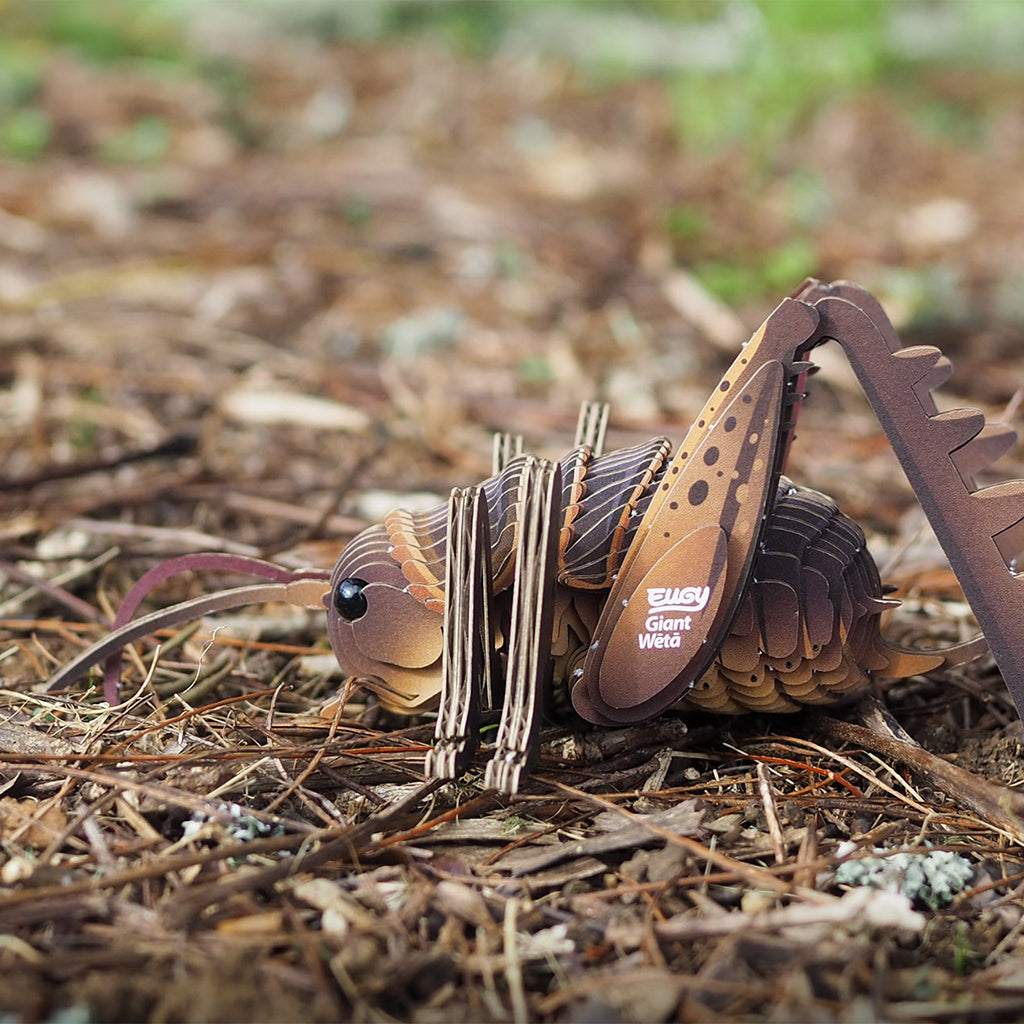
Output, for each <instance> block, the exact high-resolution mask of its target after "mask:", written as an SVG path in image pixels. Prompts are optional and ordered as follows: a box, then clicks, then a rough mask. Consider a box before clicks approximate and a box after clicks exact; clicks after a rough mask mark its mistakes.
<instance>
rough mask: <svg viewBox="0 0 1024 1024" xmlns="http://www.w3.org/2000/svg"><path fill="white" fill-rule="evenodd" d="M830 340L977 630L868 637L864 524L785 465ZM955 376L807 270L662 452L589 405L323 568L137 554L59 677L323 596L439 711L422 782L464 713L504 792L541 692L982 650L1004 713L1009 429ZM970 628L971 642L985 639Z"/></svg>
mask: <svg viewBox="0 0 1024 1024" xmlns="http://www.w3.org/2000/svg"><path fill="white" fill-rule="evenodd" d="M830 339H831V340H834V341H836V342H838V343H839V344H840V345H841V346H842V348H843V350H844V352H845V353H846V356H847V358H848V359H849V361H850V363H851V364H852V366H853V368H854V370H855V371H856V374H857V377H858V379H859V381H860V384H861V386H862V387H863V389H864V391H865V393H866V395H867V397H868V399H869V400H870V402H871V405H872V406H873V408H874V410H875V413H876V414H877V416H878V419H879V421H880V422H881V424H882V427H883V429H884V430H885V432H886V434H887V435H888V438H889V441H890V443H891V444H892V447H893V449H894V450H895V452H896V454H897V456H898V457H899V459H900V462H901V463H902V466H903V469H904V471H905V472H906V475H907V477H908V479H909V480H910V483H911V484H912V486H913V488H914V490H915V492H916V494H917V496H918V499H919V500H920V502H921V504H922V506H923V508H924V511H925V512H926V513H927V516H928V518H929V520H930V521H931V524H932V527H933V528H934V531H935V534H936V535H937V537H938V539H939V541H940V542H941V543H942V546H943V548H944V549H945V552H946V555H947V557H948V559H949V562H950V565H951V566H952V568H953V569H954V571H955V572H956V575H957V577H958V578H959V580H960V583H961V586H962V588H963V591H964V594H965V595H966V597H967V599H968V601H969V602H970V605H971V608H972V609H973V611H974V614H975V616H976V618H977V620H978V622H979V624H980V625H981V628H982V630H983V638H978V639H976V640H974V641H970V642H968V643H966V644H960V645H957V646H955V647H951V648H947V649H944V650H939V651H934V652H922V651H909V650H902V649H900V648H899V647H897V646H894V645H893V644H890V643H889V642H887V641H886V640H885V638H884V637H883V636H882V634H881V632H880V629H879V623H880V616H881V614H882V612H883V611H884V610H885V609H886V608H887V607H889V606H891V605H892V604H893V603H894V602H892V601H890V600H888V599H887V598H886V597H885V596H884V595H885V593H886V590H885V588H884V587H883V586H882V583H881V580H880V579H879V574H878V570H877V568H876V566H875V564H874V562H873V560H872V558H871V556H870V554H869V553H868V551H867V549H866V546H865V541H864V535H863V533H862V532H861V530H860V528H859V527H858V526H857V525H856V524H855V523H853V522H852V521H851V520H850V519H848V518H847V517H846V516H845V515H843V513H842V512H841V511H840V510H839V509H838V508H837V506H836V505H835V503H834V502H833V501H832V500H831V499H830V498H828V497H827V496H825V495H824V494H820V493H818V492H816V491H813V490H809V489H807V488H804V487H800V486H798V485H796V484H794V483H792V482H791V481H789V480H788V479H787V478H786V477H784V476H783V475H782V473H783V470H784V468H785V462H786V455H787V451H788V448H789V445H790V442H791V440H792V432H793V424H794V419H795V412H796V407H797V403H799V402H800V401H801V400H802V399H803V398H804V390H803V389H804V387H805V383H806V380H807V377H808V375H809V373H810V372H811V371H812V370H813V369H814V368H815V367H814V366H813V364H812V363H811V362H809V361H808V358H807V357H808V356H809V354H810V353H811V351H812V350H813V349H814V348H815V346H817V345H819V344H821V343H822V342H824V341H827V340H830ZM951 370H952V367H951V364H950V362H949V360H948V359H946V358H945V357H944V356H943V355H942V353H941V352H939V350H938V349H936V348H932V347H930V346H915V347H910V348H903V347H902V346H901V344H900V341H899V339H898V338H897V336H896V332H895V331H894V329H893V327H892V325H891V324H890V323H889V321H888V319H887V318H886V316H885V313H884V312H883V310H882V308H881V307H880V306H879V304H878V303H877V302H876V301H875V300H874V299H873V298H872V297H871V296H870V295H868V294H867V293H866V292H864V291H863V290H862V289H860V288H858V287H856V286H854V285H851V284H848V283H845V282H837V283H834V284H830V285H824V284H821V283H820V282H817V281H814V280H809V281H807V282H805V283H804V284H803V285H802V286H801V287H800V289H798V291H797V292H795V293H794V294H793V295H792V296H791V297H789V298H787V299H784V300H783V301H782V303H781V304H780V305H779V306H778V307H777V308H776V309H775V310H774V312H772V314H771V315H770V316H769V317H768V319H767V320H766V321H765V322H764V324H763V325H762V326H761V327H760V328H759V329H758V331H757V332H756V333H755V334H754V336H753V337H752V338H751V339H750V341H749V342H747V344H746V345H745V346H744V347H743V349H742V350H741V352H740V353H739V355H738V356H737V357H736V360H735V361H734V362H733V364H732V366H731V367H730V368H729V370H728V372H727V373H726V374H725V376H724V377H723V378H722V380H721V382H720V383H719V385H718V386H717V388H716V389H715V391H714V393H713V394H712V395H711V397H710V398H709V399H708V401H707V404H706V405H705V407H704V409H703V410H702V411H701V413H700V415H699V416H698V418H697V419H696V421H695V422H694V424H693V426H692V427H691V428H690V430H689V433H688V434H687V435H686V437H685V439H684V440H683V441H682V443H681V444H680V445H679V446H678V447H677V448H676V450H675V454H674V455H673V454H672V447H671V445H670V443H669V442H668V441H667V440H665V439H663V438H657V439H654V440H652V441H650V442H648V443H646V444H643V445H639V446H637V447H635V448H629V449H625V450H622V451H616V452H611V453H608V454H605V453H604V452H603V451H602V446H603V435H604V424H605V421H606V415H607V411H606V410H604V413H603V414H602V411H601V410H600V408H599V407H594V406H590V407H585V408H584V412H583V413H582V414H581V422H580V427H579V429H578V431H577V440H576V446H575V447H574V448H573V449H572V451H570V452H569V453H568V454H567V455H566V456H564V457H563V458H562V459H561V460H559V461H558V462H557V463H555V462H550V461H547V460H545V459H539V458H535V457H533V456H531V455H524V454H522V453H518V452H516V450H515V446H514V445H513V444H511V443H510V441H509V438H508V437H507V436H506V437H504V438H503V439H500V443H499V444H498V445H497V446H496V458H495V472H494V475H493V476H492V477H490V479H488V480H485V481H484V482H483V483H482V484H479V485H478V486H475V487H470V488H466V489H456V490H455V491H453V492H452V496H451V499H450V500H449V502H448V504H447V506H439V507H438V508H436V509H434V510H432V511H428V512H423V513H410V512H405V511H402V510H398V511H395V512H392V513H391V514H389V515H388V516H387V518H386V519H385V521H384V522H383V523H382V524H379V525H375V526H371V527H369V528H368V529H366V530H365V531H364V532H363V533H361V534H360V535H358V536H357V537H356V538H355V539H354V540H353V541H352V542H351V543H350V544H349V545H348V546H347V547H346V548H345V549H344V551H343V552H342V554H341V556H340V558H339V559H338V562H337V565H336V566H335V569H334V571H333V573H331V574H330V575H329V577H328V574H326V573H319V572H305V573H290V572H288V571H287V570H284V569H281V568H279V567H277V566H273V565H270V564H269V563H263V562H255V561H253V560H250V559H237V558H233V557H230V556H224V555H193V556H185V557H184V558H181V559H176V560H172V561H171V562H168V563H164V564H163V565H161V566H157V567H156V569H154V570H151V572H150V573H148V574H147V575H146V576H145V577H143V578H142V579H141V580H140V581H139V583H138V584H137V585H136V587H135V588H134V589H133V590H132V591H131V592H130V593H129V595H128V597H127V598H126V601H125V604H124V606H123V607H122V610H121V612H120V613H119V615H118V617H117V621H116V622H115V628H114V629H113V630H112V632H111V633H110V635H109V636H108V637H107V638H106V639H105V640H103V641H102V642H100V643H98V644H97V645H96V646H94V647H93V648H91V649H89V650H88V651H86V652H84V653H83V654H82V655H81V656H79V657H78V658H76V659H75V660H74V661H73V662H71V663H70V664H69V665H67V666H66V667H65V668H64V669H63V670H62V671H60V672H58V673H57V674H56V676H54V677H53V679H52V681H51V688H59V687H64V686H67V685H68V684H69V683H71V682H72V681H73V680H74V679H76V678H77V677H79V676H80V675H82V674H83V673H84V672H85V671H86V669H87V668H88V667H89V666H91V665H93V664H96V663H98V662H99V661H102V660H104V659H107V660H108V673H107V683H106V693H107V696H108V699H113V698H114V697H115V696H116V685H117V676H118V652H119V650H120V649H121V648H122V647H123V646H124V645H125V644H127V643H130V642H133V641H134V640H137V639H139V638H140V637H142V636H144V635H146V634H147V633H149V632H151V631H153V630H154V629H157V628H159V627H162V626H166V625H170V624H173V623H176V622H180V621H183V620H185V619H187V618H193V617H196V616H198V615H200V614H205V613H208V612H211V611H217V610H220V609H223V608H227V607H234V606H237V605H241V604H247V603H250V602H253V601H268V600H288V601H293V602H295V603H299V604H306V605H312V606H314V607H324V608H326V612H327V631H328V634H329V636H330V642H331V646H332V648H333V650H334V653H335V654H336V656H337V658H338V661H339V663H340V664H341V666H342V668H343V669H344V670H345V671H346V672H347V673H349V674H350V675H351V676H353V677H354V678H355V679H356V680H357V681H358V682H359V683H360V684H361V685H363V686H365V687H366V688H368V689H370V690H372V691H373V692H375V693H376V694H377V696H378V697H379V699H380V701H381V703H382V704H384V705H385V706H386V707H388V708H391V709H394V710H399V711H406V712H418V711H421V710H428V709H431V708H435V707H436V708H437V709H438V718H437V726H436V734H435V744H434V747H433V749H432V750H431V751H430V753H429V755H428V757H427V764H426V769H427V772H428V774H429V775H432V776H435V777H442V778H452V777H454V776H456V775H457V774H458V773H459V772H461V771H462V770H463V769H464V768H465V766H466V764H467V763H468V762H469V760H470V758H471V757H472V756H473V754H474V752H475V749H476V743H477V735H478V730H477V722H478V716H479V714H480V712H481V710H484V709H488V708H492V707H493V708H497V707H500V708H501V712H502V713H501V719H500V725H499V730H498V736H497V740H496V745H495V750H494V752H493V753H492V755H491V757H490V760H489V763H488V765H487V771H486V776H485V783H486V784H487V785H488V786H493V787H496V788H498V789H501V790H504V791H507V792H515V790H516V789H517V787H518V785H519V783H520V779H521V777H522V775H523V772H524V771H525V770H526V769H527V767H528V766H529V764H530V762H531V760H532V759H533V758H534V757H535V756H536V752H537V748H538V732H539V725H540V721H541V715H542V711H543V700H544V693H545V691H546V689H547V688H548V687H549V686H550V685H551V683H552V681H553V682H554V684H555V685H563V686H567V687H568V688H569V691H570V694H571V699H572V704H573V706H574V708H575V709H576V711H577V712H578V713H579V714H580V715H581V716H582V717H583V718H584V719H586V720H588V721H590V722H593V723H596V724H599V725H621V724H629V723H637V722H642V721H644V720H646V719H649V718H651V717H653V716H655V715H658V714H659V713H661V712H662V711H664V710H665V709H667V708H670V707H678V708H686V707H692V708H700V709H704V710H708V711H714V712H721V713H726V714H739V713H742V712H744V711H748V710H757V711H779V712H782V711H792V710H795V709H797V708H798V707H800V706H801V705H806V704H821V703H827V702H830V701H834V700H836V699H838V698H839V697H841V696H843V695H845V694H848V693H851V692H854V691H856V690H858V689H860V688H862V687H864V686H866V685H867V684H868V682H869V679H870V677H871V676H872V674H875V675H879V676H883V677H902V676H907V675H913V674H917V673H922V672H928V671H931V670H934V669H936V668H939V667H941V666H943V665H947V664H953V663H956V662H959V661H964V660H967V659H968V658H971V657H974V656H976V655H978V654H979V653H982V652H983V651H984V650H986V649H991V651H992V653H993V654H994V655H995V657H996V660H997V662H998V664H999V668H1000V669H1001V671H1002V674H1003V677H1004V678H1005V680H1006V682H1007V685H1008V686H1009V688H1010V690H1011V692H1012V694H1013V697H1014V700H1015V701H1016V704H1017V708H1018V710H1019V711H1021V712H1024V642H1022V640H1021V635H1020V634H1021V627H1022V624H1024V580H1021V579H1019V578H1018V576H1017V574H1016V572H1015V558H1016V556H1017V554H1018V552H1020V551H1021V550H1024V481H1014V482H1011V483H1003V484H998V485H996V486H991V487H984V488H981V489H978V488H977V487H976V485H975V482H974V478H975V476H976V475H977V474H978V473H979V471H981V470H983V469H984V468H985V467H986V466H988V465H989V464H990V463H991V462H993V461H994V460H995V459H997V458H998V457H999V456H1000V455H1002V454H1004V453H1005V452H1006V451H1008V450H1009V449H1010V448H1011V447H1012V446H1013V444H1014V442H1015V439H1016V435H1015V433H1014V432H1013V431H1012V430H1011V429H1010V428H1009V427H1006V426H1002V425H998V424H987V423H986V422H985V418H984V416H983V415H982V413H980V412H978V411H977V410H973V409H956V410H953V411H950V412H942V413H940V412H938V411H937V409H936V406H935V404H934V401H933V399H932V396H931V393H930V392H931V389H932V388H934V387H936V386H937V385H939V384H941V383H943V382H944V381H945V380H946V379H947V377H948V376H949V374H950V373H951ZM190 568H233V569H238V570H241V571H245V572H249V573H253V574H255V575H259V576H263V577H266V578H267V579H268V580H269V582H265V583H260V584H256V585H253V586H248V587H240V588H236V589H234V590H227V591H223V592H221V593H217V594H211V595H208V596H205V597H200V598H197V599H194V600H192V601H187V602H184V603H183V604H180V605H177V606H175V607H173V608H170V609H166V610H164V611H159V612H154V613H152V614H150V615H147V616H145V617H142V618H140V619H138V620H136V621H131V617H132V615H133V613H134V611H135V609H136V607H137V606H138V604H139V602H140V601H141V600H142V598H143V597H144V596H145V594H146V593H147V592H148V591H149V590H150V589H151V588H152V587H153V586H154V585H155V584H156V583H157V582H159V581H160V580H162V579H164V578H166V577H167V576H168V575H170V574H171V573H173V572H177V571H180V570H182V569H190ZM986 642H987V648H986Z"/></svg>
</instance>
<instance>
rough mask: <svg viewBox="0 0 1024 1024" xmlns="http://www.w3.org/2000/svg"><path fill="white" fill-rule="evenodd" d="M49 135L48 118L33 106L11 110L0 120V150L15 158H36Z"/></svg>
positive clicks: (45, 144) (48, 142) (46, 142)
mask: <svg viewBox="0 0 1024 1024" xmlns="http://www.w3.org/2000/svg"><path fill="white" fill-rule="evenodd" d="M50 136H51V129H50V119H49V118H48V117H47V116H46V114H44V113H43V111H41V110H37V109H36V108H35V107H22V108H21V109H19V110H13V111H11V112H10V113H9V114H8V115H7V116H6V117H4V118H3V119H2V120H0V152H2V153H3V154H4V155H5V156H8V157H13V158H15V159H17V160H37V159H38V158H39V157H41V156H42V155H43V153H44V152H46V148H47V146H49V144H50Z"/></svg>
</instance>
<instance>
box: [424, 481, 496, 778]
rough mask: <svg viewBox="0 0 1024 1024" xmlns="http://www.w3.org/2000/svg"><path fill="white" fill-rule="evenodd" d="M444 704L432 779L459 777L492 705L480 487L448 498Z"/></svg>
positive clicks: (487, 555)
mask: <svg viewBox="0 0 1024 1024" xmlns="http://www.w3.org/2000/svg"><path fill="white" fill-rule="evenodd" d="M447 542H448V547H447V550H448V562H447V567H446V576H445V614H444V653H443V655H442V682H441V703H440V707H439V709H438V715H437V724H436V726H435V728H434V747H433V749H432V750H431V751H429V752H428V754H427V757H426V762H425V766H424V769H425V772H426V775H427V778H428V779H431V778H432V779H454V778H456V777H457V776H458V775H459V774H460V773H461V772H462V771H463V770H464V769H465V767H466V765H467V764H468V763H469V761H470V759H471V758H472V757H473V754H474V753H475V752H476V748H477V744H478V737H479V732H478V729H479V721H480V710H481V706H483V707H488V708H489V707H491V706H492V702H493V698H494V695H493V691H492V659H493V656H494V626H493V619H492V616H491V541H490V530H489V529H488V519H487V499H486V498H485V497H484V492H483V489H482V488H480V487H468V488H466V489H465V490H462V489H459V488H455V489H454V490H453V491H452V493H451V497H450V498H449V500H448V538H447Z"/></svg>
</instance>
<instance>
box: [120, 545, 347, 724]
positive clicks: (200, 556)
mask: <svg viewBox="0 0 1024 1024" xmlns="http://www.w3.org/2000/svg"><path fill="white" fill-rule="evenodd" d="M197 569H205V570H209V571H211V572H234V573H241V574H242V575H245V576H261V577H262V578H263V579H268V580H273V581H274V582H275V583H290V582H292V581H293V580H295V579H297V578H299V577H302V578H304V579H323V580H324V581H327V580H329V579H330V578H331V574H330V573H329V572H326V571H321V570H319V569H308V570H302V571H299V572H296V571H295V570H293V569H282V568H281V566H279V565H275V564H274V563H273V562H265V561H263V560H262V559H260V558H252V557H250V556H248V555H232V554H226V553H224V552H222V551H200V552H196V553H193V554H188V555H179V556H178V557H177V558H168V559H166V560H165V561H163V562H160V563H159V565H154V566H153V568H152V569H150V570H149V571H148V572H145V573H143V574H142V576H140V577H139V579H138V580H136V582H135V584H134V586H132V588H131V590H129V591H128V593H127V594H125V596H124V600H122V602H121V606H120V607H119V608H118V609H117V614H116V615H115V616H114V621H113V624H112V628H113V629H115V630H118V629H120V628H121V627H122V626H124V625H127V624H128V623H129V622H130V621H131V619H132V616H133V615H134V614H135V612H136V610H137V609H138V607H139V605H140V604H142V602H143V600H144V599H145V597H146V595H147V594H149V593H150V592H151V591H152V590H153V589H154V588H155V587H158V586H159V585H160V584H161V583H163V582H165V581H166V580H169V579H170V578H171V577H172V576H177V575H178V574H179V573H183V572H193V571H195V570H197ZM120 676H121V648H118V649H117V650H116V651H115V652H114V653H113V654H111V655H110V657H109V658H107V660H106V664H105V665H104V666H103V696H104V697H105V698H106V699H107V702H108V703H110V704H114V703H116V702H117V687H118V682H119V680H120Z"/></svg>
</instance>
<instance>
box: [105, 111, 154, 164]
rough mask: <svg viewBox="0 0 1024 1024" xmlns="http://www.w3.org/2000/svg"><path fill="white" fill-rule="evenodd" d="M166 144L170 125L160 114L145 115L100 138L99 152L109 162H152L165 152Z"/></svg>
mask: <svg viewBox="0 0 1024 1024" xmlns="http://www.w3.org/2000/svg"><path fill="white" fill-rule="evenodd" d="M170 144H171V128H170V125H168V123H167V122H166V121H165V120H164V119H163V118H162V117H154V116H147V117H140V118H139V119H138V121H136V122H135V123H134V124H133V125H131V127H129V128H126V129H125V130H124V131H121V132H118V133H117V134H115V135H111V136H109V137H108V138H106V139H104V140H103V143H102V145H101V146H100V152H101V155H102V156H103V158H104V159H105V160H109V161H110V162H111V163H136V164H155V163H158V162H159V161H160V160H162V159H163V158H164V157H165V156H166V155H167V150H168V148H169V147H170Z"/></svg>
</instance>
